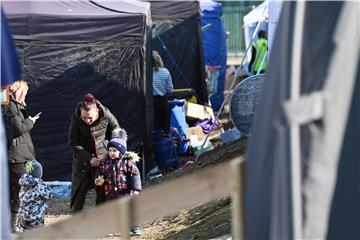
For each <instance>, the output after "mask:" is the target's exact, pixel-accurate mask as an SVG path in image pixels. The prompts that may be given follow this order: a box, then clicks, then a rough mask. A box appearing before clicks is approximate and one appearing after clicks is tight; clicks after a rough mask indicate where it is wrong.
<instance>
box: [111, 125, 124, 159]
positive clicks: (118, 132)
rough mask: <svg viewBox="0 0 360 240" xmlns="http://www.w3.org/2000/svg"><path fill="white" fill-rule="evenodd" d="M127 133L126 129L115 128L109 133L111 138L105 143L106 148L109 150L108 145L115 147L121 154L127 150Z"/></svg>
mask: <svg viewBox="0 0 360 240" xmlns="http://www.w3.org/2000/svg"><path fill="white" fill-rule="evenodd" d="M126 141H127V134H126V131H125V130H124V129H122V128H115V129H114V130H113V131H112V134H111V140H110V141H109V143H108V145H107V149H108V150H109V148H110V147H113V148H116V149H117V150H119V151H120V152H121V153H122V154H124V153H125V152H126V150H127V145H126Z"/></svg>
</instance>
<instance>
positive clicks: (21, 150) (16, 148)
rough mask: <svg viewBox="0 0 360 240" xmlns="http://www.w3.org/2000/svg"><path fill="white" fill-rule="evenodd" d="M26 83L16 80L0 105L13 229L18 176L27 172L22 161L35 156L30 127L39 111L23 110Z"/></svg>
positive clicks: (29, 159)
mask: <svg viewBox="0 0 360 240" xmlns="http://www.w3.org/2000/svg"><path fill="white" fill-rule="evenodd" d="M28 89H29V87H28V84H27V83H26V82H25V81H23V80H18V81H15V82H14V83H13V84H12V85H11V86H10V91H9V97H10V102H9V104H8V105H4V106H2V114H3V118H4V123H5V126H6V129H7V131H8V130H9V132H8V133H7V135H9V136H8V137H7V138H8V141H9V143H8V163H9V173H10V174H9V175H10V176H9V177H10V207H11V227H12V231H13V232H14V231H16V224H17V215H18V212H19V207H20V201H19V191H20V185H19V178H20V177H21V176H22V175H23V174H24V173H25V172H26V170H25V165H26V163H27V162H28V161H31V160H33V159H35V149H34V144H33V141H32V139H31V135H30V131H31V129H32V128H33V127H34V124H35V123H36V120H37V119H38V118H39V116H38V115H36V116H34V117H31V116H29V114H28V113H27V111H26V103H25V98H26V95H27V92H28Z"/></svg>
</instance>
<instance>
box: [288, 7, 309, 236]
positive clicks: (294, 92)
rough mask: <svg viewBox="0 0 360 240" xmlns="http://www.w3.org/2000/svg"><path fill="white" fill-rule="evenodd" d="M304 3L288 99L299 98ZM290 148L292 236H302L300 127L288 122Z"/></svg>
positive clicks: (298, 15)
mask: <svg viewBox="0 0 360 240" xmlns="http://www.w3.org/2000/svg"><path fill="white" fill-rule="evenodd" d="M304 13H305V3H304V2H302V1H298V2H297V3H296V10H295V23H294V28H293V29H294V41H293V45H292V49H293V50H292V66H291V92H290V100H291V101H297V100H298V99H299V98H300V74H301V72H300V69H301V50H302V36H303V27H304V26H303V25H304ZM290 144H291V146H290V148H291V161H290V167H291V197H292V198H291V199H292V225H293V234H294V235H293V238H294V239H301V237H302V201H301V158H300V128H299V125H298V124H297V123H293V122H290Z"/></svg>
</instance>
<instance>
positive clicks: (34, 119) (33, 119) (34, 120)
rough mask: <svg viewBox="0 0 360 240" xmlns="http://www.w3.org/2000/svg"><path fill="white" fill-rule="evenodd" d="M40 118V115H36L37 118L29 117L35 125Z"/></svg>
mask: <svg viewBox="0 0 360 240" xmlns="http://www.w3.org/2000/svg"><path fill="white" fill-rule="evenodd" d="M39 117H40V116H38V115H35V116H33V117H32V116H29V119H30V120H31V121H33V123H35V122H36V120H38V119H39Z"/></svg>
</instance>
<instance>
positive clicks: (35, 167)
mask: <svg viewBox="0 0 360 240" xmlns="http://www.w3.org/2000/svg"><path fill="white" fill-rule="evenodd" d="M25 170H26V172H27V173H28V174H30V175H32V176H33V177H36V178H41V177H42V175H43V169H42V166H41V164H40V163H39V162H38V161H36V160H35V159H34V160H31V161H28V162H27V163H26V165H25Z"/></svg>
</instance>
